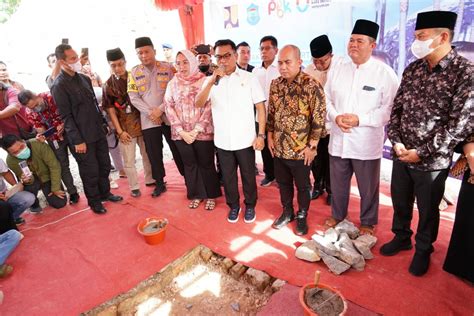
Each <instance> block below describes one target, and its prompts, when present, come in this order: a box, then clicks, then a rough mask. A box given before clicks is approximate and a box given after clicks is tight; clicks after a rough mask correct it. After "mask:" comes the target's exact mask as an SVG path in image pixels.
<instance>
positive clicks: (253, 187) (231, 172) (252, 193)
mask: <svg viewBox="0 0 474 316" xmlns="http://www.w3.org/2000/svg"><path fill="white" fill-rule="evenodd" d="M217 154H218V155H219V160H220V164H221V172H222V177H223V181H224V192H225V199H226V203H227V205H229V207H231V208H238V207H239V206H240V196H239V187H238V177H237V167H238V168H239V169H240V177H241V180H242V187H243V191H244V197H245V200H244V203H245V206H246V207H255V205H257V182H256V180H255V150H254V149H253V147H248V148H244V149H240V150H233V151H230V150H224V149H220V148H217Z"/></svg>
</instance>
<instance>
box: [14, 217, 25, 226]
mask: <svg viewBox="0 0 474 316" xmlns="http://www.w3.org/2000/svg"><path fill="white" fill-rule="evenodd" d="M25 222H26V221H25V220H24V219H23V218H21V217H18V218H15V224H16V225H17V226H20V225H23V224H24V223H25Z"/></svg>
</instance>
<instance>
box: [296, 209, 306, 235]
mask: <svg viewBox="0 0 474 316" xmlns="http://www.w3.org/2000/svg"><path fill="white" fill-rule="evenodd" d="M307 215H308V212H307V211H306V210H299V211H298V213H297V214H296V229H295V233H296V235H298V236H303V235H306V234H307V233H308V223H307V222H306V216H307Z"/></svg>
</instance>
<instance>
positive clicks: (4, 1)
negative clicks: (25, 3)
mask: <svg viewBox="0 0 474 316" xmlns="http://www.w3.org/2000/svg"><path fill="white" fill-rule="evenodd" d="M20 2H21V0H0V23H5V22H6V21H7V20H8V19H9V18H10V16H12V15H13V13H15V11H16V9H17V8H18V6H19V5H20Z"/></svg>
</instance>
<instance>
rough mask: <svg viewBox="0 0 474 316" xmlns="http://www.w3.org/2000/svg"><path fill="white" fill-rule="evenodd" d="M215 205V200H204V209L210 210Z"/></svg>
mask: <svg viewBox="0 0 474 316" xmlns="http://www.w3.org/2000/svg"><path fill="white" fill-rule="evenodd" d="M215 207H216V200H214V199H208V200H207V201H206V205H205V206H204V209H205V210H207V211H212V210H213V209H214V208H215Z"/></svg>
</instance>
